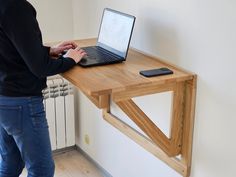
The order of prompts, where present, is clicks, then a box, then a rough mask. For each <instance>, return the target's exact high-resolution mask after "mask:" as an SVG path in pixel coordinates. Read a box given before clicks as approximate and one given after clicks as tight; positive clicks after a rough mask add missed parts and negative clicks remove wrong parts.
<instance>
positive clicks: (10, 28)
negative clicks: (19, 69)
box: [2, 1, 76, 78]
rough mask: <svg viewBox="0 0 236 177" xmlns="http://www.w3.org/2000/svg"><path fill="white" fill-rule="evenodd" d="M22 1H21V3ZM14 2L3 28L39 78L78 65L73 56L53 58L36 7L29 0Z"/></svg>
mask: <svg viewBox="0 0 236 177" xmlns="http://www.w3.org/2000/svg"><path fill="white" fill-rule="evenodd" d="M19 2H21V3H19ZM22 2H24V1H18V3H17V2H15V3H13V4H12V5H11V6H10V7H9V8H8V9H7V10H6V11H5V14H4V18H3V22H2V28H3V30H4V33H5V34H6V35H7V36H8V38H9V39H10V40H11V42H12V43H13V45H14V47H15V48H16V50H17V51H18V53H19V54H20V56H21V57H22V59H23V60H24V62H25V63H26V65H27V67H28V68H29V70H30V71H31V72H32V73H33V74H34V75H36V76H37V77H39V78H42V77H46V76H50V75H55V74H58V73H62V72H65V71H67V70H68V69H70V68H72V67H73V66H75V65H76V62H75V61H74V60H73V59H71V58H63V57H60V58H58V59H53V58H51V57H50V55H49V48H47V47H45V46H43V44H42V39H41V31H40V29H39V25H38V22H37V19H36V16H35V14H34V8H33V7H32V6H30V5H29V4H27V1H25V2H24V3H22Z"/></svg>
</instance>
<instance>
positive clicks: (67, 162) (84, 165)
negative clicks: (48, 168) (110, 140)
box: [20, 150, 104, 177]
mask: <svg viewBox="0 0 236 177" xmlns="http://www.w3.org/2000/svg"><path fill="white" fill-rule="evenodd" d="M54 160H55V166H56V170H55V176H54V177H104V176H103V175H102V173H101V172H100V171H99V169H97V168H96V166H95V165H94V164H92V163H91V162H90V161H88V160H87V159H86V158H85V157H84V156H83V155H82V154H80V153H79V152H78V151H75V150H74V151H70V152H66V153H63V154H58V155H55V156H54ZM20 177H27V172H26V170H24V171H23V173H22V175H21V176H20Z"/></svg>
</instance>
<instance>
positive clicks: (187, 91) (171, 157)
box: [103, 77, 196, 177]
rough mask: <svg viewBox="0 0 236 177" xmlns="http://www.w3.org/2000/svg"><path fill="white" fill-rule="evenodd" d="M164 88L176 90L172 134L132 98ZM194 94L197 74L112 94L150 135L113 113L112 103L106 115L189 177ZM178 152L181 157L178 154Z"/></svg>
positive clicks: (125, 131)
mask: <svg viewBox="0 0 236 177" xmlns="http://www.w3.org/2000/svg"><path fill="white" fill-rule="evenodd" d="M164 91H173V102H172V119H171V134H170V138H168V137H167V136H166V135H165V134H164V133H163V132H162V131H161V130H160V129H159V128H158V126H157V125H155V124H154V123H153V121H152V120H151V119H150V118H149V117H148V116H147V115H146V114H145V113H144V112H143V111H142V110H141V109H140V108H139V107H138V106H137V105H136V104H135V103H134V102H133V101H132V98H133V97H136V96H141V95H147V94H153V93H159V92H164ZM195 94H196V77H194V78H193V80H190V81H183V82H177V83H172V84H166V85H165V87H158V86H150V87H145V90H144V89H143V88H142V87H140V90H139V89H136V90H135V91H134V92H132V89H131V90H125V91H124V92H119V93H117V94H113V95H112V101H114V102H115V103H116V104H117V105H118V106H119V107H120V108H121V110H122V111H123V112H124V113H126V115H127V116H128V117H129V118H130V119H131V120H132V121H133V122H134V123H135V124H136V125H137V126H138V127H139V128H140V129H141V130H142V131H143V132H144V133H145V134H146V135H147V136H148V138H147V137H145V136H144V135H142V134H141V133H139V132H138V131H136V130H135V129H133V128H132V127H130V126H129V125H128V124H126V123H125V122H123V121H122V120H120V119H119V118H117V117H116V116H114V115H113V114H112V113H110V110H109V107H108V108H107V109H103V117H104V119H105V120H106V121H107V122H109V123H110V124H112V125H113V126H114V127H116V128H117V129H119V130H120V131H121V132H123V133H124V134H126V135H127V136H129V137H130V138H131V139H132V140H134V141H135V142H136V143H138V144H139V145H141V146H142V147H144V148H145V149H146V150H148V151H149V152H151V153H152V154H154V155H155V156H156V157H158V158H159V159H161V160H162V161H163V162H165V163H166V164H168V165H169V166H170V167H172V168H173V169H175V170H176V171H177V172H179V173H180V174H181V175H182V176H184V177H188V176H189V175H190V169H191V157H192V135H193V122H194V121H193V120H194V108H195ZM149 138H150V139H149ZM177 155H180V157H179V158H177V157H176V156H177Z"/></svg>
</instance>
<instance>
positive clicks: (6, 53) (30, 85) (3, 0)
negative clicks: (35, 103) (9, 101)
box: [0, 0, 46, 96]
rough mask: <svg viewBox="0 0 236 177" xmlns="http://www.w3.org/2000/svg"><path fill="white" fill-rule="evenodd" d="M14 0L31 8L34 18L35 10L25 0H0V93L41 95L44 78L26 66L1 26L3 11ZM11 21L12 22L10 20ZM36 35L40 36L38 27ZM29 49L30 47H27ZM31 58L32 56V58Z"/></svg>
mask: <svg viewBox="0 0 236 177" xmlns="http://www.w3.org/2000/svg"><path fill="white" fill-rule="evenodd" d="M14 1H18V2H17V3H19V1H22V2H20V3H25V5H28V6H30V7H31V9H32V15H34V17H35V18H36V11H35V9H34V8H33V6H31V4H30V3H28V2H27V1H25V0H0V95H6V96H34V95H41V91H42V89H43V88H45V86H46V79H45V78H42V79H39V78H37V77H36V76H35V75H34V74H33V73H32V72H31V71H30V70H29V68H28V67H27V65H26V63H25V62H24V60H23V58H22V57H21V56H20V54H19V52H18V51H17V49H16V48H15V47H14V45H13V43H12V42H11V41H10V40H9V38H8V37H7V35H6V34H5V32H4V30H3V29H2V27H1V20H2V19H3V18H4V11H5V10H6V9H7V8H9V7H10V5H11V3H15V2H14ZM11 23H14V21H12V22H11ZM38 35H39V36H40V38H41V40H42V36H41V32H40V29H39V27H38ZM28 50H30V49H28ZM32 60H33V58H32Z"/></svg>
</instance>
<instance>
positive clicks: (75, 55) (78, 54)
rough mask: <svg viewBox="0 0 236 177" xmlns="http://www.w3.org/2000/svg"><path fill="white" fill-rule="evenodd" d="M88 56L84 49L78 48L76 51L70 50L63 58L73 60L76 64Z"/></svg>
mask: <svg viewBox="0 0 236 177" xmlns="http://www.w3.org/2000/svg"><path fill="white" fill-rule="evenodd" d="M86 55H87V53H86V52H85V51H84V50H83V49H80V48H79V47H77V48H75V49H69V50H68V52H67V53H66V54H65V55H63V57H69V58H72V59H73V60H74V61H75V62H76V63H78V62H79V61H80V60H81V59H82V58H83V57H84V56H86Z"/></svg>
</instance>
